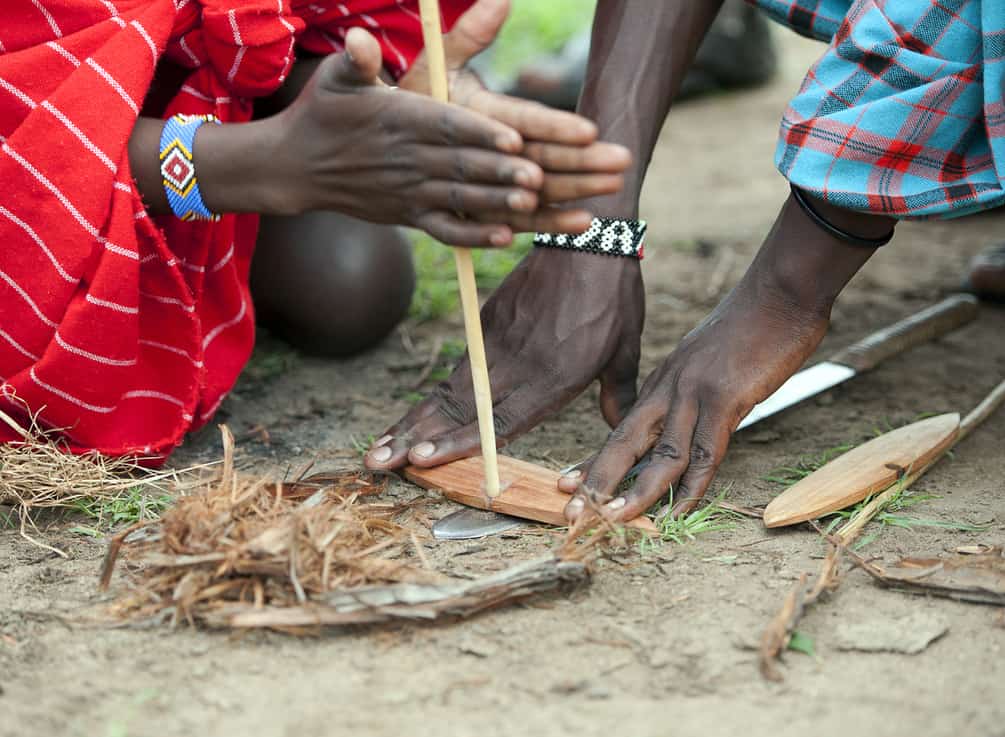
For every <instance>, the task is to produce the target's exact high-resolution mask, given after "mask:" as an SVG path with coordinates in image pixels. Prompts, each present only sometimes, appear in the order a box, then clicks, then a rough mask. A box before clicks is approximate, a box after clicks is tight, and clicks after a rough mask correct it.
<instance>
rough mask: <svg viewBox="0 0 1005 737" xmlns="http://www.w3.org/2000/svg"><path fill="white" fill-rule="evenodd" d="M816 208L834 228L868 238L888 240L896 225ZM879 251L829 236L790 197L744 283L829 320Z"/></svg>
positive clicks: (886, 220) (821, 204) (828, 207)
mask: <svg viewBox="0 0 1005 737" xmlns="http://www.w3.org/2000/svg"><path fill="white" fill-rule="evenodd" d="M813 206H814V207H815V208H816V209H817V210H818V212H820V213H821V214H823V215H824V216H825V217H826V218H827V220H828V221H829V222H830V223H832V224H833V225H835V226H837V227H839V228H841V229H842V230H844V231H846V232H849V233H853V234H855V235H857V236H861V237H864V238H879V237H881V236H884V235H886V234H888V233H889V232H890V230H891V229H892V228H893V227H894V226H895V225H896V221H895V220H893V219H892V218H887V217H882V216H877V215H868V214H864V213H858V212H853V211H851V210H842V209H840V208H837V207H833V206H832V205H827V204H826V203H824V202H822V201H820V200H816V199H814V200H813ZM875 252H876V249H875V248H868V247H864V246H861V245H853V244H850V243H847V242H845V241H843V240H840V239H839V238H836V237H834V236H832V235H830V234H828V233H827V232H825V231H824V230H822V229H821V228H820V226H819V225H817V224H816V223H814V222H813V221H812V220H810V219H809V218H808V217H807V215H806V213H804V212H803V210H802V208H800V206H799V205H798V204H797V203H796V202H795V200H794V199H793V198H792V197H791V196H790V197H789V199H788V201H787V202H786V203H785V206H784V207H783V208H782V211H781V213H780V214H779V216H778V220H777V221H776V222H775V225H774V227H773V228H772V230H771V232H770V233H769V234H768V237H767V238H766V239H765V241H764V245H763V246H762V247H761V250H760V251H759V252H758V254H757V256H756V257H755V258H754V261H753V263H752V264H751V266H750V268H749V269H748V271H747V274H746V276H745V277H744V282H746V283H747V285H748V286H754V287H756V288H758V289H765V290H768V292H770V293H771V294H772V296H780V297H781V298H782V300H783V302H784V303H787V304H789V305H791V306H793V307H798V308H799V309H801V310H808V311H812V312H815V313H817V314H821V315H823V316H829V315H830V310H831V306H832V305H833V304H834V300H835V299H837V296H838V295H839V294H840V293H841V291H842V290H843V289H844V287H845V285H847V284H848V282H849V281H850V280H851V278H852V277H853V276H855V274H856V273H858V271H859V269H861V268H862V267H863V266H864V265H865V263H866V262H867V261H868V260H869V259H870V258H871V257H872V255H873V254H874V253H875Z"/></svg>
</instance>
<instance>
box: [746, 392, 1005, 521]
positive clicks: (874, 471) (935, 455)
mask: <svg viewBox="0 0 1005 737" xmlns="http://www.w3.org/2000/svg"><path fill="white" fill-rule="evenodd" d="M1003 401H1005V381H1003V382H1002V383H1001V384H999V385H998V386H997V387H995V389H994V391H992V392H991V393H990V394H989V395H988V396H987V397H985V399H984V401H983V402H981V404H980V405H978V407H977V408H976V409H974V411H973V412H971V413H970V414H969V415H967V416H966V418H964V419H963V420H962V421H961V420H960V415H959V414H958V413H956V412H952V413H949V414H944V415H938V416H937V417H929V418H928V419H925V420H920V421H919V422H914V423H912V424H910V425H906V426H905V427H901V428H899V429H897V430H894V431H893V432H888V433H886V434H885V435H880V436H879V437H878V438H874V439H873V440H870V441H869V442H868V443H865V444H864V445H860V446H858V447H857V448H854V449H852V450H850V451H848V452H847V453H845V454H844V455H842V456H839V457H837V458H835V459H834V460H833V461H831V462H830V463H828V464H827V465H825V466H824V467H823V468H820V469H818V470H816V471H814V472H813V473H811V474H810V475H809V476H807V477H806V478H804V479H802V480H800V481H798V482H796V483H795V484H793V485H792V486H790V487H789V488H788V489H786V490H785V491H784V492H782V493H781V494H779V495H778V496H777V497H775V499H774V500H772V502H771V503H770V504H769V505H768V506H767V508H766V509H765V510H764V524H765V526H766V527H784V526H785V525H794V524H797V523H799V522H805V521H806V520H810V519H816V518H818V517H821V516H823V515H825V514H828V513H830V512H836V511H837V510H839V509H844V508H845V507H848V506H851V505H852V504H857V503H858V502H860V501H862V500H863V499H866V498H868V497H870V496H872V495H873V494H875V493H877V492H879V491H882V490H884V489H888V488H890V487H892V486H894V485H895V484H897V482H898V481H899V480H901V479H905V481H907V480H908V479H911V480H913V479H914V478H917V477H918V476H920V475H921V474H923V473H924V472H925V471H926V470H927V469H928V468H929V467H930V466H931V465H932V464H933V463H935V462H936V461H938V460H939V459H940V458H942V457H943V456H944V455H945V454H946V453H948V452H949V450H950V449H952V448H953V446H955V445H956V444H957V443H958V442H959V441H960V440H962V439H963V438H964V437H966V436H967V435H968V434H969V433H970V432H971V431H972V430H973V429H974V428H975V427H976V426H977V425H978V424H979V423H981V422H983V421H984V420H985V419H987V417H988V416H989V415H990V414H991V413H992V412H994V410H995V409H996V408H997V407H998V406H999V405H1000V404H1001V403H1002V402H1003Z"/></svg>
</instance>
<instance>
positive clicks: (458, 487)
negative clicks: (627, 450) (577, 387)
mask: <svg viewBox="0 0 1005 737" xmlns="http://www.w3.org/2000/svg"><path fill="white" fill-rule="evenodd" d="M499 475H500V478H501V480H502V493H500V494H499V496H497V497H496V498H494V499H488V498H486V496H485V491H484V478H485V477H484V475H483V469H482V464H481V462H480V460H479V459H478V458H465V459H463V460H460V461H454V462H453V463H448V464H446V465H444V466H437V467H436V468H418V467H416V466H409V467H408V468H406V469H405V478H407V479H408V480H409V481H411V482H412V483H414V484H418V485H419V486H421V487H422V488H424V489H435V490H437V491H440V492H442V493H443V495H444V496H445V497H447V499H451V500H453V501H455V502H458V503H460V504H464V505H467V506H469V507H475V508H477V509H489V510H492V511H493V512H502V513H503V514H511V515H513V516H514V517H522V518H523V519H531V520H535V521H537V522H547V523H548V524H551V525H561V526H564V525H567V524H568V521H567V520H566V519H565V514H564V513H563V512H564V510H565V505H566V504H568V503H569V499H570V498H571V497H570V496H569V495H568V494H563V493H562V492H560V491H559V490H558V479H559V473H558V471H552V470H550V469H547V468H542V467H541V466H537V465H534V464H533V463H528V462H527V461H521V460H518V459H516V458H510V457H509V456H499ZM625 525H626V526H627V527H632V528H635V529H638V530H644V531H646V532H651V533H655V532H656V531H657V530H656V525H655V524H654V523H653V521H652V520H651V519H649V518H648V517H646V516H645V515H643V516H641V517H636V518H635V519H633V520H631V521H630V522H626V523H625Z"/></svg>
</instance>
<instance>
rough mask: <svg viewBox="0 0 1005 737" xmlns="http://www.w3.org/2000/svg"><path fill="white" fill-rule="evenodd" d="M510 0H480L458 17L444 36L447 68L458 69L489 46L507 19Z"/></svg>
mask: <svg viewBox="0 0 1005 737" xmlns="http://www.w3.org/2000/svg"><path fill="white" fill-rule="evenodd" d="M509 2H510V0H477V2H475V4H474V5H472V6H471V7H470V8H469V9H468V10H467V12H465V13H464V15H462V16H461V17H460V18H458V19H457V22H456V23H455V24H454V27H453V28H451V29H450V33H448V34H446V35H445V36H444V37H443V51H444V53H445V55H446V57H447V68H448V69H459V68H460V67H462V66H464V65H465V64H466V63H467V61H468V59H470V58H471V57H472V56H475V55H476V54H479V53H481V52H482V51H484V50H485V49H487V48H488V47H489V45H490V44H491V43H492V42H493V41H494V40H495V38H496V36H497V35H499V29H500V28H502V25H503V23H505V22H506V18H507V16H508V15H509Z"/></svg>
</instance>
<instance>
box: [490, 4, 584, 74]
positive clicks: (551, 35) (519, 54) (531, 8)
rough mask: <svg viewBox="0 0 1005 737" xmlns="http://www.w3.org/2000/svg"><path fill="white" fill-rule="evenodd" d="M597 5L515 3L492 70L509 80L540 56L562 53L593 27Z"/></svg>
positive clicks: (501, 37) (493, 56) (493, 57)
mask: <svg viewBox="0 0 1005 737" xmlns="http://www.w3.org/2000/svg"><path fill="white" fill-rule="evenodd" d="M596 4H597V3H596V0H548V2H540V0H513V4H512V9H511V11H510V16H509V18H508V19H507V21H506V24H505V25H504V26H503V29H502V32H501V33H500V34H499V37H498V38H497V39H496V42H495V44H493V51H492V70H493V71H494V72H495V73H496V74H499V75H501V76H503V77H508V76H510V75H512V74H514V73H515V72H516V71H517V70H518V69H519V68H520V67H522V66H523V65H524V64H526V63H527V61H528V60H531V59H534V58H535V57H537V56H538V55H539V54H541V53H543V52H552V51H558V50H559V49H561V48H562V46H563V45H565V43H566V42H567V41H568V40H569V39H570V38H572V37H573V36H574V35H576V34H577V33H579V32H580V31H582V30H584V29H586V28H588V27H589V26H590V24H591V23H592V21H593V11H594V8H595V7H596Z"/></svg>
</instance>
